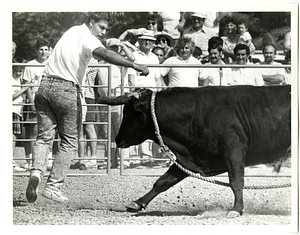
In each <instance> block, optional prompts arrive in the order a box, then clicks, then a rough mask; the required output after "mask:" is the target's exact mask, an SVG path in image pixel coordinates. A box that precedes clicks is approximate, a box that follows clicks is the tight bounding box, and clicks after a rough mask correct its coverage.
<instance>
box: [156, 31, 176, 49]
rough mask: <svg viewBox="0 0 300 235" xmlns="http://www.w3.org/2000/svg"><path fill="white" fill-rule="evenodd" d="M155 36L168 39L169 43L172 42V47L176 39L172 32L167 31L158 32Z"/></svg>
mask: <svg viewBox="0 0 300 235" xmlns="http://www.w3.org/2000/svg"><path fill="white" fill-rule="evenodd" d="M154 37H155V38H156V39H158V38H160V37H164V38H166V39H167V40H168V41H169V43H170V45H169V46H171V47H173V46H174V44H175V41H174V39H173V37H172V36H171V35H170V34H168V33H166V32H157V33H156V34H155V35H154Z"/></svg>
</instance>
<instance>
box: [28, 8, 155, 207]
mask: <svg viewBox="0 0 300 235" xmlns="http://www.w3.org/2000/svg"><path fill="white" fill-rule="evenodd" d="M108 27H109V18H108V17H107V16H106V14H105V13H93V14H91V15H90V16H89V17H88V18H87V20H86V22H85V23H84V24H82V25H78V26H73V27H71V28H70V29H69V30H68V31H67V32H65V33H64V34H63V36H62V37H61V38H60V40H59V41H58V42H57V44H56V46H55V48H54V49H53V51H52V53H51V55H50V57H49V60H48V63H47V64H46V66H45V70H44V72H43V75H44V76H43V79H42V81H41V84H40V87H39V90H38V91H37V93H36V95H35V105H36V110H37V115H38V133H39V134H38V136H37V140H36V143H35V145H34V149H33V168H32V170H31V173H30V178H29V182H28V186H27V189H26V198H27V200H28V202H30V203H34V202H35V201H36V199H37V189H38V186H39V184H40V182H41V180H42V179H43V178H42V175H43V172H44V171H45V167H46V162H47V156H48V151H49V148H50V146H51V145H52V142H53V137H54V133H55V128H57V130H58V133H59V135H60V139H61V142H60V148H59V150H58V152H57V154H56V156H55V159H54V164H53V167H52V169H51V172H50V174H49V177H48V179H47V182H46V185H45V189H44V191H43V193H42V196H44V197H46V198H49V199H51V200H54V201H56V202H65V201H67V200H68V198H66V197H64V196H63V195H62V193H61V191H60V188H61V186H62V184H63V182H64V179H65V176H66V171H67V170H68V168H69V165H70V163H71V159H73V158H74V157H75V156H76V155H75V153H76V151H77V147H78V128H80V125H81V123H80V122H81V118H82V116H81V102H80V96H81V94H80V91H81V85H82V82H83V78H84V75H85V72H86V68H87V65H88V63H89V61H90V59H91V58H92V57H94V58H95V59H97V60H100V59H105V60H106V61H108V62H110V63H113V64H118V65H123V66H127V67H131V68H134V69H136V70H137V71H140V72H142V74H145V75H147V74H148V73H149V70H148V68H147V67H146V66H144V65H138V64H136V63H133V62H131V61H129V60H127V59H125V58H124V57H122V56H120V55H119V54H117V53H115V52H113V51H111V50H107V49H105V47H104V46H103V45H102V43H101V42H100V40H99V39H98V38H101V37H102V35H104V34H105V33H106V31H107V30H108Z"/></svg>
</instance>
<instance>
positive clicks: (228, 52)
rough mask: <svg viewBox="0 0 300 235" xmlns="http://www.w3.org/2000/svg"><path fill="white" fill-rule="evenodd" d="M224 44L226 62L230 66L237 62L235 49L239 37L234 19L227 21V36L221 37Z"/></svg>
mask: <svg viewBox="0 0 300 235" xmlns="http://www.w3.org/2000/svg"><path fill="white" fill-rule="evenodd" d="M221 38H222V40H223V42H224V44H223V54H224V62H225V63H226V64H230V63H232V62H233V61H234V60H235V54H234V48H235V46H236V45H237V42H238V39H239V35H238V33H237V26H236V23H235V20H234V19H233V18H227V20H226V36H223V37H221Z"/></svg>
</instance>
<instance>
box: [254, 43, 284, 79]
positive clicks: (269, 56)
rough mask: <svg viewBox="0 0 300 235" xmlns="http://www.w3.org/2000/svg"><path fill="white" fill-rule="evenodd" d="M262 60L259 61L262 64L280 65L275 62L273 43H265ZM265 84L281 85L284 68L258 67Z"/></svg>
mask: <svg viewBox="0 0 300 235" xmlns="http://www.w3.org/2000/svg"><path fill="white" fill-rule="evenodd" d="M263 55H264V58H265V60H264V62H261V63H260V64H262V65H281V64H280V63H278V62H275V61H274V59H275V56H276V47H275V46H274V45H273V44H266V45H265V46H264V47H263ZM259 72H260V73H261V75H262V77H263V79H264V82H265V85H281V84H283V83H284V80H285V70H284V68H259Z"/></svg>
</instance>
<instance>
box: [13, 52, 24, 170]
mask: <svg viewBox="0 0 300 235" xmlns="http://www.w3.org/2000/svg"><path fill="white" fill-rule="evenodd" d="M13 57H14V56H13ZM13 63H25V59H23V58H20V57H15V58H13ZM23 72H24V68H23V67H21V66H13V68H12V86H13V87H12V105H13V106H12V121H13V124H12V134H13V156H14V152H15V148H16V140H17V138H19V137H20V135H21V134H22V126H21V124H20V121H21V120H22V112H21V110H22V104H23V97H22V95H23V94H24V92H26V91H27V90H28V87H24V88H21V85H22V83H23V81H22V80H23ZM13 170H14V171H26V170H25V169H24V168H21V167H20V166H19V165H18V164H17V163H16V162H15V161H14V160H13Z"/></svg>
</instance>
